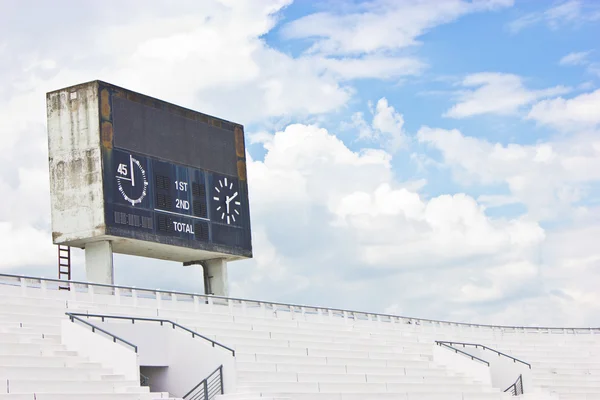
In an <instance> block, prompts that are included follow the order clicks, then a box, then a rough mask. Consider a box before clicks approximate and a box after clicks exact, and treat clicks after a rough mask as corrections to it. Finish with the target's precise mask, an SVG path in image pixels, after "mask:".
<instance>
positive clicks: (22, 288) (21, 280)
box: [19, 277, 27, 297]
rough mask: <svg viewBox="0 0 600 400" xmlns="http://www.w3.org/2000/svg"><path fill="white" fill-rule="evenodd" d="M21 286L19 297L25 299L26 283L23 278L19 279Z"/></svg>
mask: <svg viewBox="0 0 600 400" xmlns="http://www.w3.org/2000/svg"><path fill="white" fill-rule="evenodd" d="M19 281H20V284H21V296H23V297H25V296H26V295H27V283H26V282H25V278H23V277H21V278H19Z"/></svg>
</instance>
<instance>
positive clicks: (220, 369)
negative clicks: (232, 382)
mask: <svg viewBox="0 0 600 400" xmlns="http://www.w3.org/2000/svg"><path fill="white" fill-rule="evenodd" d="M219 379H220V380H221V394H225V388H224V387H223V386H224V384H223V364H221V366H220V367H219Z"/></svg>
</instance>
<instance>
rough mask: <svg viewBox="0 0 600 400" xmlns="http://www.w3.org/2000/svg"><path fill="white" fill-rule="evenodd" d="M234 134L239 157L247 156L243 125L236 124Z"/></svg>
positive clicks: (236, 152) (236, 151)
mask: <svg viewBox="0 0 600 400" xmlns="http://www.w3.org/2000/svg"><path fill="white" fill-rule="evenodd" d="M233 134H234V135H235V154H236V155H237V156H238V157H241V158H244V157H245V156H246V149H245V148H244V131H243V130H242V127H240V126H236V127H235V129H234V130H233Z"/></svg>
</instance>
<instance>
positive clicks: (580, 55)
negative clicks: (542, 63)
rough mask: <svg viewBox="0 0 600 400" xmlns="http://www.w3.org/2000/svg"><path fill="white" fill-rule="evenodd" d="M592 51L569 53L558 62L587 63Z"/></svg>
mask: <svg viewBox="0 0 600 400" xmlns="http://www.w3.org/2000/svg"><path fill="white" fill-rule="evenodd" d="M591 53H592V51H591V50H588V51H578V52H573V53H569V54H567V55H566V56H564V57H563V58H561V59H560V61H559V62H558V63H559V64H560V65H585V64H587V63H588V56H589V55H590V54H591Z"/></svg>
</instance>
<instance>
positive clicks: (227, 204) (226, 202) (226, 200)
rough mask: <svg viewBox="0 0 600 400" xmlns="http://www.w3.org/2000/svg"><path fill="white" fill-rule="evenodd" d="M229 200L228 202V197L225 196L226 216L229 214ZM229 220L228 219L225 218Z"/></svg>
mask: <svg viewBox="0 0 600 400" xmlns="http://www.w3.org/2000/svg"><path fill="white" fill-rule="evenodd" d="M230 201H231V200H229V196H225V205H226V206H227V214H229V202H230ZM227 218H229V217H227Z"/></svg>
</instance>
